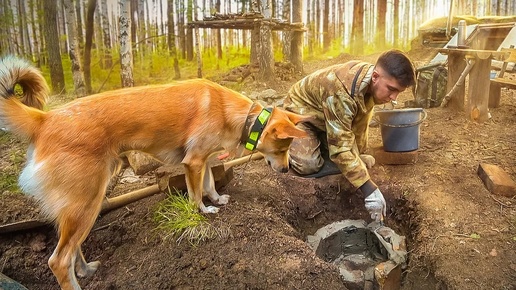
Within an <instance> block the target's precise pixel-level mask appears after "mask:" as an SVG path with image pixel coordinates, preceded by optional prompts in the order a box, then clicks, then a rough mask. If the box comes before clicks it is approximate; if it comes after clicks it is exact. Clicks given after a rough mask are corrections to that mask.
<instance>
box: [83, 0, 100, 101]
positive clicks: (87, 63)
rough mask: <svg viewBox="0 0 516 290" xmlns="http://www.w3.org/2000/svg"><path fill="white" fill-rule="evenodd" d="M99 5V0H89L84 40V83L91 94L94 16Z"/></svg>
mask: <svg viewBox="0 0 516 290" xmlns="http://www.w3.org/2000/svg"><path fill="white" fill-rule="evenodd" d="M95 7H97V0H89V1H88V6H87V11H86V35H85V36H86V39H85V41H84V67H83V69H84V83H85V85H86V93H87V94H91V92H92V89H91V46H92V43H93V18H94V17H93V16H94V14H95Z"/></svg>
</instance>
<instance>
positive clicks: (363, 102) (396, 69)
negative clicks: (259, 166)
mask: <svg viewBox="0 0 516 290" xmlns="http://www.w3.org/2000/svg"><path fill="white" fill-rule="evenodd" d="M414 84H415V73H414V67H413V65H412V62H411V61H410V59H409V58H408V57H407V56H406V55H405V54H404V53H403V52H401V51H399V50H394V49H393V50H389V51H386V52H384V53H382V55H380V57H379V58H378V60H377V62H376V64H375V65H373V64H370V63H365V62H360V61H349V62H346V63H344V64H338V65H334V66H330V67H328V68H325V69H321V70H318V71H316V72H314V73H312V74H310V75H308V76H306V77H305V78H303V79H302V80H300V81H299V82H297V83H296V84H294V85H293V86H292V88H291V89H290V90H289V92H288V94H287V98H286V99H285V103H284V104H285V108H286V109H287V110H290V111H292V112H295V113H298V114H303V115H313V116H314V117H315V118H314V121H312V122H311V123H305V124H301V125H299V126H302V127H303V129H305V130H306V131H307V132H308V134H309V135H310V137H308V138H303V139H294V141H293V142H292V145H291V147H290V165H291V167H292V168H293V169H294V170H295V171H296V172H297V173H299V174H301V175H308V174H314V173H317V172H319V170H321V168H322V167H323V165H324V162H325V161H324V154H327V155H328V157H329V159H330V160H331V161H333V162H334V163H335V164H336V167H338V170H339V171H340V172H341V173H342V174H343V175H344V176H345V177H346V179H347V180H349V182H350V183H351V184H352V185H354V186H355V187H356V188H359V189H360V190H361V192H362V193H363V194H364V196H365V207H366V209H367V210H368V211H369V212H370V213H371V217H372V218H373V219H374V220H376V221H381V220H383V216H384V215H385V214H386V208H387V207H386V203H385V199H384V197H383V195H382V193H381V192H380V190H379V189H378V186H376V184H375V183H374V182H373V181H372V180H371V178H370V176H369V173H368V171H367V168H370V167H371V166H373V165H374V162H375V160H374V157H373V156H371V155H365V154H363V153H364V152H365V150H366V148H367V139H368V125H369V122H370V120H371V117H372V115H373V107H374V105H378V104H385V103H388V102H390V101H393V100H396V98H397V97H398V94H399V93H401V92H403V91H404V90H405V89H406V88H407V87H410V86H413V85H414ZM321 145H322V146H321ZM331 161H328V163H329V164H331ZM325 168H327V166H325ZM330 168H331V166H330ZM326 170H327V169H326ZM330 171H331V169H330ZM328 173H330V174H331V173H336V172H328ZM328 173H326V174H328ZM319 175H320V176H323V175H325V173H324V172H321V174H319Z"/></svg>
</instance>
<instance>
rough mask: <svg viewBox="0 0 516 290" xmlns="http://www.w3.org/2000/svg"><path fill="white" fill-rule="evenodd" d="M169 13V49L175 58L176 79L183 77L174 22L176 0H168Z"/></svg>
mask: <svg viewBox="0 0 516 290" xmlns="http://www.w3.org/2000/svg"><path fill="white" fill-rule="evenodd" d="M167 5H168V6H167V11H168V12H167V13H168V35H167V39H168V50H169V53H170V56H171V57H172V59H173V60H174V72H175V74H176V75H175V77H174V79H180V78H181V71H180V70H179V60H178V59H177V47H176V30H175V24H174V0H168V2H167Z"/></svg>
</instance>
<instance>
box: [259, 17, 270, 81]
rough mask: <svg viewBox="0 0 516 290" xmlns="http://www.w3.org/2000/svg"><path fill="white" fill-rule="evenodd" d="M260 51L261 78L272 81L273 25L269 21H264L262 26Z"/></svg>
mask: <svg viewBox="0 0 516 290" xmlns="http://www.w3.org/2000/svg"><path fill="white" fill-rule="evenodd" d="M260 43H261V45H260V48H261V49H260V53H259V57H258V62H259V64H260V79H261V80H262V81H270V80H273V79H274V54H273V52H272V35H271V27H270V25H269V24H268V23H264V22H262V24H261V26H260Z"/></svg>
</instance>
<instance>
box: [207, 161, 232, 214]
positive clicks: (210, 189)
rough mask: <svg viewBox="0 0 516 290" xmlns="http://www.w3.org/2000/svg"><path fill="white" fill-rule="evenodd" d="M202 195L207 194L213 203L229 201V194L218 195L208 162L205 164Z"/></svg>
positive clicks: (219, 203) (223, 203)
mask: <svg viewBox="0 0 516 290" xmlns="http://www.w3.org/2000/svg"><path fill="white" fill-rule="evenodd" d="M203 189H204V191H203V195H204V196H207V197H208V198H209V199H210V200H211V202H213V204H215V205H225V204H227V203H228V202H229V195H227V194H223V195H219V193H218V192H217V189H216V188H215V179H214V178H213V172H212V171H211V167H210V166H209V164H208V163H206V165H205V171H204V179H203Z"/></svg>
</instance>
